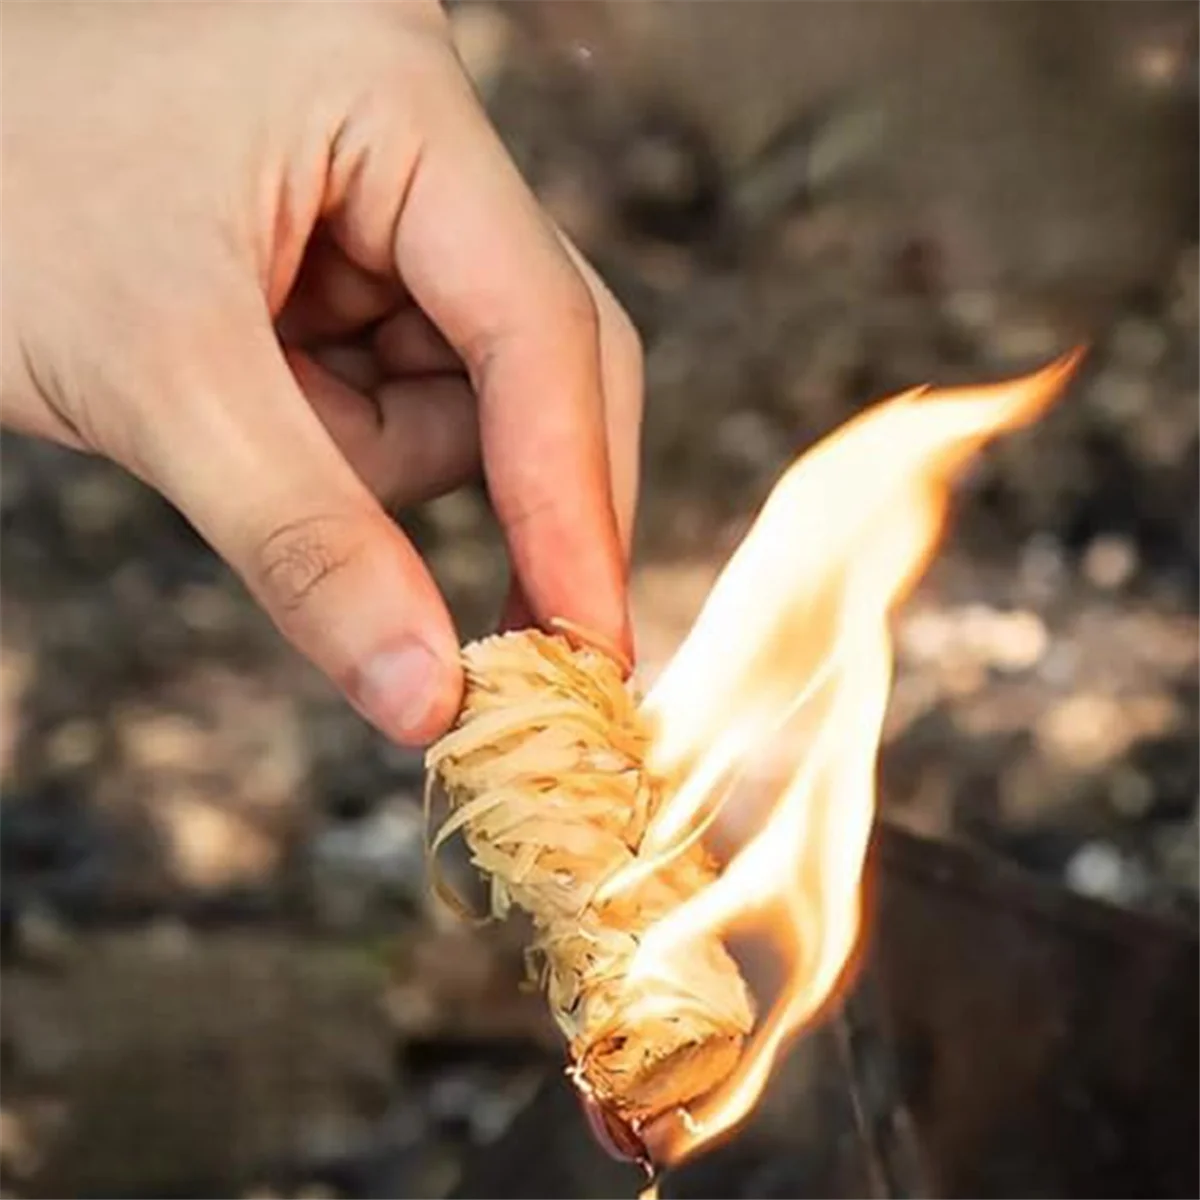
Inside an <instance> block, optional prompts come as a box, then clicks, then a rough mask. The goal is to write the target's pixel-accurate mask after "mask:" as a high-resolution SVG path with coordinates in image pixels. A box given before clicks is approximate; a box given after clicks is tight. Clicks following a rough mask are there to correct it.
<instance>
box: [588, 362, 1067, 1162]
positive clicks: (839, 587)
mask: <svg viewBox="0 0 1200 1200" xmlns="http://www.w3.org/2000/svg"><path fill="white" fill-rule="evenodd" d="M1079 357H1080V355H1079V354H1078V353H1074V354H1071V355H1068V356H1066V357H1064V358H1062V359H1060V360H1059V361H1057V362H1055V363H1053V364H1051V365H1050V366H1048V367H1045V368H1043V369H1042V370H1040V371H1038V372H1036V373H1034V374H1032V375H1029V376H1027V377H1025V378H1020V379H1016V380H1012V381H1009V382H1004V383H999V384H993V385H988V386H982V387H974V388H963V389H950V390H943V391H930V390H927V389H918V390H915V391H911V392H907V393H904V394H903V395H900V396H897V397H895V398H893V399H891V400H888V401H885V402H883V403H881V404H879V405H877V406H875V407H873V408H872V409H869V410H867V411H866V412H865V413H863V414H862V415H860V416H859V417H857V418H856V419H854V420H852V421H850V422H848V423H847V424H846V425H844V426H843V427H842V428H840V429H839V430H837V431H836V432H835V433H834V434H832V435H831V436H830V437H828V438H827V439H825V440H824V441H823V442H821V443H819V444H818V445H817V446H815V447H814V448H813V449H812V450H810V451H809V452H808V453H807V454H805V455H804V456H803V457H802V458H801V459H800V460H799V461H797V462H796V463H795V464H794V465H793V466H792V467H791V468H790V469H789V470H788V471H787V473H786V474H785V475H784V476H783V477H782V478H781V479H780V480H779V482H778V484H777V485H776V486H775V488H774V490H773V491H772V493H771V495H770V497H769V498H768V500H767V502H766V504H765V506H764V508H763V509H762V512H761V513H760V514H759V516H758V518H757V520H756V522H755V524H754V526H753V527H752V529H751V530H750V532H749V534H748V535H747V536H746V538H745V540H744V541H743V542H742V544H741V545H740V546H739V548H738V549H737V551H736V553H735V554H734V555H733V557H732V558H731V559H730V561H729V563H728V564H727V566H726V567H725V569H724V571H723V572H722V574H721V577H720V578H719V580H718V581H717V583H716V585H715V587H714V588H713V590H712V592H711V594H710V596H709V597H708V599H707V601H706V603H705V605H704V608H703V610H702V611H701V613H700V615H699V617H698V619H697V620H696V622H695V624H694V626H693V627H692V629H691V631H690V632H689V634H688V636H687V638H686V639H685V641H684V643H683V645H682V646H681V647H680V648H679V650H678V652H677V653H676V654H675V656H674V657H673V659H672V660H671V662H670V663H669V664H668V666H667V668H666V669H665V671H664V672H663V674H662V675H661V676H660V677H659V679H658V680H657V682H656V683H655V684H654V686H653V687H652V689H651V690H650V692H649V694H648V695H647V696H646V698H645V700H644V701H643V705H644V709H645V711H646V713H647V714H648V716H649V717H650V718H651V720H652V723H653V725H654V727H655V730H656V733H655V743H654V747H653V753H652V757H651V759H650V766H651V767H652V769H654V770H655V771H656V772H658V773H659V774H660V775H661V776H662V777H663V778H665V779H667V780H668V781H670V782H671V783H672V784H673V785H674V786H673V788H672V792H671V799H670V801H669V802H668V803H667V804H666V805H664V806H663V808H662V809H661V810H660V812H659V813H658V814H657V816H656V819H655V821H654V823H653V824H652V826H651V827H650V829H649V831H648V833H647V835H646V840H645V842H644V844H643V858H642V859H641V860H640V861H639V862H638V863H637V864H635V866H634V867H633V868H630V869H629V870H628V871H626V872H624V873H622V874H618V875H616V876H614V877H613V878H611V879H610V880H609V881H608V883H607V885H606V887H605V889H604V891H605V892H607V893H609V894H612V893H615V892H616V891H618V890H620V889H622V888H625V887H627V886H630V885H631V884H632V883H634V882H636V880H637V878H639V877H641V876H642V875H644V873H645V872H646V871H648V870H653V869H654V868H655V866H656V864H657V863H660V862H662V861H663V860H664V859H666V858H669V857H670V856H672V855H673V854H676V853H679V852H680V851H681V850H682V849H683V848H684V847H685V846H686V845H689V844H690V843H691V842H692V841H694V840H695V839H696V838H697V837H702V836H704V837H709V838H710V839H711V838H713V837H716V838H717V839H718V840H719V842H721V843H723V846H722V850H723V852H724V853H726V854H728V856H729V857H728V859H727V862H726V865H725V868H724V870H723V872H722V874H721V875H720V876H719V877H718V878H717V880H716V881H715V882H714V883H713V884H712V885H711V886H709V887H707V888H706V889H704V890H703V891H701V892H700V893H699V894H697V895H696V896H695V897H694V898H692V899H691V900H690V901H689V902H688V903H687V904H685V905H684V906H682V907H680V908H678V909H676V910H675V911H674V912H673V913H672V914H671V915H670V916H669V917H667V918H665V919H664V920H662V921H660V922H659V923H658V924H657V925H655V926H653V927H652V928H651V930H650V931H649V933H648V935H647V936H646V937H645V938H644V939H643V941H642V944H641V947H640V949H639V951H638V953H637V955H636V957H635V959H634V963H633V972H632V976H631V980H630V982H631V984H634V985H636V984H637V982H639V981H645V980H649V979H654V978H663V977H666V978H673V977H675V975H674V972H675V971H676V966H677V964H678V963H680V962H681V961H683V959H684V957H685V956H686V955H687V954H688V950H689V946H690V945H691V944H692V942H693V939H696V938H698V937H700V936H703V935H707V936H713V935H714V934H715V935H718V936H730V935H738V934H743V933H751V934H753V935H754V936H755V937H757V938H763V937H765V938H766V939H767V940H768V941H769V943H770V946H771V948H772V950H773V952H774V957H775V959H776V961H777V966H779V967H781V968H782V970H783V982H782V985H781V986H780V987H779V989H778V993H777V995H775V996H773V997H771V1001H770V1004H769V1007H767V1009H766V1011H765V1012H764V1013H761V1014H760V1019H759V1021H758V1023H757V1027H756V1029H755V1031H754V1033H753V1035H752V1037H751V1040H750V1042H749V1043H748V1045H747V1048H746V1051H745V1053H744V1054H743V1056H742V1059H741V1061H740V1063H739V1066H738V1068H737V1069H736V1071H735V1072H734V1074H733V1076H732V1077H731V1078H730V1079H729V1080H728V1081H727V1082H726V1083H725V1084H724V1085H723V1086H722V1087H721V1088H719V1089H718V1090H717V1091H716V1092H715V1093H713V1094H711V1095H709V1096H708V1097H707V1098H705V1100H704V1101H703V1102H701V1103H700V1104H698V1105H697V1106H695V1108H694V1111H690V1112H687V1113H683V1112H679V1113H676V1114H675V1116H674V1117H673V1118H670V1117H668V1118H665V1119H663V1120H661V1121H659V1122H658V1123H657V1125H656V1128H655V1129H653V1130H651V1131H648V1135H649V1136H648V1140H649V1142H650V1144H651V1149H652V1151H653V1153H654V1157H655V1159H656V1160H657V1162H658V1164H659V1165H660V1166H661V1165H669V1164H671V1163H676V1162H678V1161H679V1160H680V1159H682V1158H683V1157H685V1156H686V1155H688V1154H689V1153H691V1152H692V1151H694V1150H695V1149H696V1148H698V1147H699V1146H701V1145H703V1144H705V1143H707V1142H709V1141H710V1140H712V1139H713V1138H715V1137H717V1136H718V1135H720V1134H721V1133H723V1132H725V1131H727V1130H728V1129H730V1128H731V1127H732V1126H734V1125H735V1124H737V1123H738V1122H739V1121H741V1120H742V1119H743V1118H744V1117H745V1116H746V1114H747V1113H749V1112H750V1110H751V1109H752V1108H753V1106H754V1104H755V1102H756V1100H757V1099H758V1097H759V1095H760V1093H761V1092H762V1089H763V1087H764V1085H765V1084H766V1082H767V1079H768V1077H769V1075H770V1072H771V1069H772V1066H773V1064H774V1061H775V1059H776V1056H777V1055H778V1053H779V1051H780V1049H781V1048H782V1047H783V1046H784V1045H785V1043H786V1042H787V1040H788V1039H789V1037H791V1036H792V1035H793V1034H794V1033H795V1032H796V1031H797V1030H799V1029H801V1028H802V1027H803V1026H804V1024H805V1023H806V1022H808V1021H810V1020H811V1019H812V1018H813V1017H814V1015H815V1014H817V1012H818V1010H819V1009H821V1008H822V1007H823V1006H824V1005H825V1003H826V1002H827V1001H828V1000H829V999H830V997H831V996H832V995H833V994H834V993H835V990H836V988H837V986H838V983H839V979H840V978H842V977H843V976H844V974H845V973H846V971H847V968H848V964H850V962H851V960H852V957H853V954H854V950H855V946H856V943H857V940H858V936H859V932H860V923H861V913H860V903H861V901H860V894H861V886H862V873H863V864H864V858H865V854H866V849H867V844H868V839H869V835H870V831H871V826H872V822H873V819H874V814H875V804H876V800H875V780H874V776H875V762H876V755H877V751H878V747H879V742H880V736H881V730H882V725H883V720H884V713H885V709H886V706H887V702H888V696H889V692H890V687H891V680H892V645H891V638H890V631H889V620H890V616H891V613H892V611H893V610H894V608H895V606H896V605H897V603H898V602H899V601H901V600H902V599H903V597H904V596H905V595H906V594H907V591H908V589H909V588H910V586H911V585H912V584H914V583H915V582H916V580H917V578H918V577H919V576H920V574H921V573H922V571H923V570H924V568H925V566H926V565H927V564H928V562H929V560H930V559H931V558H932V556H933V554H934V553H935V551H936V548H937V543H938V540H939V537H940V534H941V530H942V527H943V521H944V517H945V513H946V510H947V506H948V502H949V499H950V493H951V488H952V486H953V483H954V480H955V476H956V474H957V472H959V471H960V470H961V468H963V467H964V466H965V465H966V464H967V462H968V461H969V460H970V458H971V457H972V456H973V455H974V454H975V453H976V452H977V451H978V450H979V449H980V448H981V447H982V446H983V445H984V443H986V442H987V441H988V440H989V439H991V438H993V437H994V436H996V435H998V434H1001V433H1003V432H1005V431H1008V430H1011V429H1013V428H1015V427H1017V426H1019V425H1022V424H1024V423H1027V422H1029V421H1031V420H1033V419H1034V418H1035V417H1037V416H1038V415H1040V413H1041V412H1042V411H1043V410H1044V409H1045V408H1046V407H1047V406H1048V405H1049V404H1050V403H1051V402H1052V401H1053V400H1054V399H1055V398H1056V397H1057V395H1058V394H1059V393H1060V392H1061V390H1062V389H1063V387H1064V386H1065V384H1066V383H1067V381H1068V379H1069V378H1070V376H1071V375H1072V373H1073V372H1074V370H1075V367H1076V365H1077V363H1078V361H1079Z"/></svg>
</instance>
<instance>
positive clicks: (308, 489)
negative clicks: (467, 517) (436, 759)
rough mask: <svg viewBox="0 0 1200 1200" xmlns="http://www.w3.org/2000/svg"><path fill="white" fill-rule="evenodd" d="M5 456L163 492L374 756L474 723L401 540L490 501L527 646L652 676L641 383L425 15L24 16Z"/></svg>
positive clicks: (182, 6) (137, 6)
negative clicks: (402, 515) (414, 519)
mask: <svg viewBox="0 0 1200 1200" xmlns="http://www.w3.org/2000/svg"><path fill="white" fill-rule="evenodd" d="M3 24H4V37H5V43H6V44H5V55H4V65H3V76H2V79H3V104H4V121H3V168H4V169H3V179H2V187H3V222H2V224H0V242H2V248H3V313H2V320H0V325H2V335H3V341H2V346H0V349H2V354H3V359H2V367H3V374H2V389H0V395H2V397H3V419H4V422H5V423H6V424H7V425H9V426H11V427H13V428H15V429H19V430H22V431H24V432H27V433H32V434H37V435H40V436H43V437H48V438H53V439H55V440H57V441H59V442H61V443H63V444H64V445H67V446H71V447H74V448H76V449H80V450H85V451H89V452H93V453H98V454H104V455H107V456H108V457H110V458H112V459H114V460H115V461H116V462H118V463H120V464H122V465H123V466H124V467H126V468H127V469H129V470H130V471H132V472H133V473H135V474H136V475H137V476H139V477H140V478H141V479H142V480H144V481H145V482H147V483H149V484H150V485H152V486H154V487H156V488H157V489H158V490H160V491H161V492H162V493H163V494H164V495H165V496H166V497H167V498H168V499H169V500H171V501H172V502H173V503H174V504H175V505H176V506H177V507H178V508H179V509H180V511H181V512H182V513H183V514H184V515H185V516H186V517H187V518H188V519H189V520H190V521H191V522H192V524H193V525H194V526H195V527H196V528H197V530H198V531H199V532H200V533H201V534H202V535H203V536H204V537H205V538H206V539H207V540H208V542H209V543H210V544H211V545H212V546H213V547H214V548H215V549H216V550H217V551H218V552H219V553H220V554H221V555H222V556H223V557H224V558H225V559H226V560H227V561H228V562H229V563H230V564H231V565H232V566H233V568H234V569H235V570H236V571H237V572H238V573H239V575H240V576H241V578H242V579H243V580H244V581H245V583H246V585H247V587H248V588H249V589H250V591H251V592H252V593H253V595H254V596H255V597H256V598H257V599H258V600H259V602H261V604H262V605H263V606H264V607H265V608H266V610H267V611H268V612H269V613H270V615H271V616H272V618H273V619H274V620H275V622H276V624H277V625H278V626H279V628H280V629H281V630H282V632H283V633H284V634H285V635H286V636H287V637H288V638H290V639H291V641H292V642H293V643H294V644H295V645H296V646H297V647H298V648H299V649H300V650H301V651H302V652H304V653H305V654H306V655H308V657H309V658H310V659H311V660H312V661H313V662H314V663H316V664H317V665H318V666H319V667H320V668H322V669H323V670H324V671H325V672H326V673H327V674H328V675H329V676H330V677H331V678H332V679H333V680H334V681H335V682H336V683H337V684H338V685H339V686H340V687H341V688H342V689H343V690H344V691H345V693H346V695H347V697H348V698H349V699H350V701H351V702H352V703H354V704H355V705H356V706H357V707H358V709H359V710H360V711H361V712H362V713H363V714H364V715H365V716H367V717H368V718H369V719H371V720H372V721H374V722H375V723H376V724H377V725H378V726H379V727H380V728H381V729H382V730H383V731H384V732H386V733H387V734H389V735H390V736H392V737H393V738H395V739H396V740H398V741H401V742H404V743H408V744H420V743H422V742H425V741H428V740H429V739H430V738H432V737H436V736H437V735H438V734H439V733H441V732H442V731H443V730H444V728H445V727H446V726H447V724H448V723H449V722H450V720H451V719H452V718H453V716H454V714H455V712H456V710H457V706H458V703H459V701H460V697H461V686H462V680H461V670H460V667H459V665H458V637H457V635H456V633H455V630H454V628H453V625H452V622H451V619H450V616H449V614H448V612H447V610H446V606H445V603H444V601H443V599H442V597H441V596H440V594H439V593H438V590H437V588H436V586H435V584H434V582H433V580H432V578H431V576H430V575H429V573H428V571H427V569H426V567H425V565H424V564H423V563H422V561H421V559H420V558H419V556H418V555H417V553H416V551H415V550H414V548H413V547H412V545H411V544H410V543H409V542H408V541H407V539H406V538H405V537H404V536H403V534H402V533H401V532H400V530H399V529H398V528H397V527H396V525H395V523H394V522H393V521H392V520H391V519H390V518H389V517H388V515H387V513H386V512H385V509H384V507H383V504H382V503H381V501H383V502H386V503H388V504H390V505H393V506H398V505H406V504H413V503H417V502H420V501H422V500H425V499H428V498H430V497H432V496H434V495H437V494H439V493H441V492H445V491H447V490H450V489H452V488H454V487H456V486H457V485H459V484H460V483H461V482H463V481H464V480H465V479H466V478H468V477H469V476H471V475H472V474H473V473H474V472H475V471H476V470H477V468H478V466H479V462H480V459H482V468H483V472H484V476H485V478H486V481H487V485H488V489H489V492H490V495H491V498H492V502H493V505H494V507H495V509H496V513H497V516H498V518H499V521H500V524H501V526H502V527H503V529H504V533H505V539H506V543H507V547H508V551H509V556H510V559H511V561H512V566H513V585H512V590H511V594H510V598H509V604H508V616H509V619H510V620H516V621H528V620H532V621H535V622H538V623H545V622H547V621H549V620H550V619H552V618H554V617H563V618H567V619H569V620H571V621H574V622H576V623H577V624H580V625H583V626H586V627H588V628H589V629H590V630H592V631H594V632H595V633H597V634H599V635H600V636H601V637H605V638H607V639H609V640H611V641H612V642H613V643H614V644H615V645H616V646H617V647H619V648H620V649H622V650H624V651H625V652H626V653H629V652H630V651H631V645H630V632H629V620H628V614H627V609H626V598H625V572H626V561H627V555H628V547H629V538H630V530H631V526H632V523H633V510H634V504H635V497H636V491H637V465H638V464H637V456H638V437H639V427H640V416H641V351H640V347H639V344H638V339H637V335H636V334H635V332H634V331H633V328H632V326H631V325H630V323H629V320H628V318H627V317H626V316H625V315H624V313H623V312H622V311H621V309H620V307H619V306H618V305H617V303H616V302H615V301H614V300H613V298H612V297H611V295H610V294H609V293H608V292H607V291H606V289H605V288H604V286H603V284H602V283H601V282H600V281H599V280H598V278H597V277H596V276H595V274H594V273H593V272H592V271H591V269H590V268H589V267H588V266H587V265H586V264H585V263H584V262H583V261H582V259H581V258H580V257H579V255H578V254H577V252H576V251H575V250H574V248H573V247H571V246H570V245H569V244H568V243H567V242H566V240H565V238H563V237H562V235H561V234H559V233H558V231H557V230H556V229H555V228H554V227H553V226H552V224H551V223H550V222H549V221H548V219H547V218H546V217H545V216H544V214H543V213H542V212H541V211H540V209H539V207H538V205H537V203H536V201H535V199H534V198H533V196H532V195H531V193H530V192H529V190H528V189H527V188H526V186H525V184H524V183H523V182H522V180H521V178H520V176H519V174H518V172H517V170H516V168H515V167H514V165H513V164H512V162H511V161H510V159H509V158H508V156H507V154H506V153H505V151H504V149H503V147H502V145H501V143H500V141H499V139H498V138H497V136H496V134H495V132H494V131H493V130H492V128H491V127H490V125H489V123H488V121H487V119H486V116H485V114H484V112H483V110H482V109H481V107H480V105H479V104H478V102H477V100H476V98H475V96H474V94H473V92H472V91H471V88H470V86H469V83H468V81H467V79H466V76H465V74H464V72H463V71H462V69H461V66H460V64H459V62H458V60H457V58H456V56H455V54H454V52H453V49H452V46H451V43H450V40H449V32H448V25H447V22H446V19H445V16H444V14H443V12H442V11H441V9H440V7H439V6H438V5H437V4H436V3H434V2H433V0H407V2H403V0H397V2H394V3H390V4H386V5H384V4H345V5H318V4H311V3H296V4H285V3H273V4H250V3H246V4H233V3H227V4H222V5H216V6H214V5H193V4H188V3H128V2H122V3H110V4H105V3H96V2H91V3H83V4H62V3H52V2H50V0H43V2H42V3H37V4H35V3H17V4H9V5H5V6H4V14H3Z"/></svg>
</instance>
